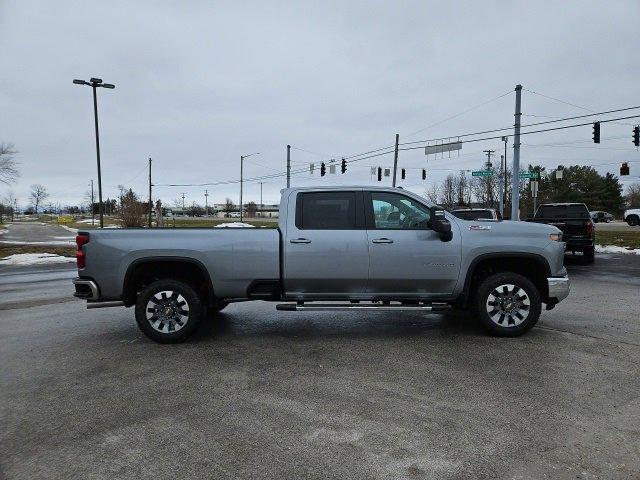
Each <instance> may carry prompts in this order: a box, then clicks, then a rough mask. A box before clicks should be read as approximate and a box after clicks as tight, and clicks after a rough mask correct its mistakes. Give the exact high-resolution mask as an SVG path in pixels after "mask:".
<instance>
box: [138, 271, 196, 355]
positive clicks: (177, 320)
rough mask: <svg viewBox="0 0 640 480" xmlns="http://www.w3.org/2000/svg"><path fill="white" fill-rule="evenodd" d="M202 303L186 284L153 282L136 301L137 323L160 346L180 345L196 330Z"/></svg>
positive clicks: (173, 281)
mask: <svg viewBox="0 0 640 480" xmlns="http://www.w3.org/2000/svg"><path fill="white" fill-rule="evenodd" d="M201 316H202V301H201V300H200V297H199V296H198V294H197V293H196V292H195V290H194V289H193V288H192V287H191V286H190V285H189V284H187V283H185V282H181V281H177V280H168V279H167V280H164V279H161V280H156V281H155V282H153V283H151V284H149V285H148V286H146V287H145V288H144V289H143V290H142V292H140V295H138V300H137V301H136V322H137V323H138V327H139V328H140V330H141V331H142V333H144V334H145V335H146V336H147V337H149V338H150V339H151V340H154V341H156V342H159V343H179V342H183V341H184V340H186V339H187V338H188V337H189V336H190V335H191V334H192V333H193V332H194V331H195V329H196V328H197V326H198V323H200V319H201Z"/></svg>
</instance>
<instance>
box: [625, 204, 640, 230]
mask: <svg viewBox="0 0 640 480" xmlns="http://www.w3.org/2000/svg"><path fill="white" fill-rule="evenodd" d="M624 221H625V222H627V223H628V224H629V226H631V227H635V226H637V225H640V208H632V209H630V210H626V211H625V212H624Z"/></svg>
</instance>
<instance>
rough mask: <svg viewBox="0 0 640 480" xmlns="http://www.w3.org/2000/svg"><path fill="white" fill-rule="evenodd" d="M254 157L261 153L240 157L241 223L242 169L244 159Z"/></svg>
mask: <svg viewBox="0 0 640 480" xmlns="http://www.w3.org/2000/svg"><path fill="white" fill-rule="evenodd" d="M252 155H260V152H255V153H250V154H249V155H240V221H241V222H242V168H243V164H244V159H245V158H249V157H250V156H252Z"/></svg>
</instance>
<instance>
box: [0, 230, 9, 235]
mask: <svg viewBox="0 0 640 480" xmlns="http://www.w3.org/2000/svg"><path fill="white" fill-rule="evenodd" d="M5 233H9V230H7V229H6V228H3V229H1V230H0V235H4V234H5Z"/></svg>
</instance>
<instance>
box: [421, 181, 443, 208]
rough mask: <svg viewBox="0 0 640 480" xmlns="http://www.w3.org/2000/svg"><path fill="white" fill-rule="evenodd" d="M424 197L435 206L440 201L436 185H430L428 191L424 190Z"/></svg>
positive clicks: (438, 189)
mask: <svg viewBox="0 0 640 480" xmlns="http://www.w3.org/2000/svg"><path fill="white" fill-rule="evenodd" d="M424 195H425V197H427V198H428V199H429V201H430V202H431V203H433V204H434V205H436V204H438V202H439V201H440V188H439V187H438V185H437V184H436V183H434V184H432V185H431V188H429V190H426V191H425V192H424Z"/></svg>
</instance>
